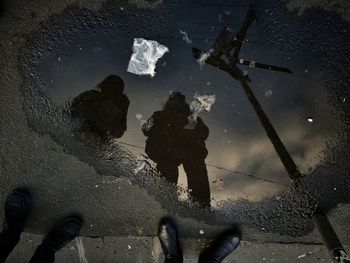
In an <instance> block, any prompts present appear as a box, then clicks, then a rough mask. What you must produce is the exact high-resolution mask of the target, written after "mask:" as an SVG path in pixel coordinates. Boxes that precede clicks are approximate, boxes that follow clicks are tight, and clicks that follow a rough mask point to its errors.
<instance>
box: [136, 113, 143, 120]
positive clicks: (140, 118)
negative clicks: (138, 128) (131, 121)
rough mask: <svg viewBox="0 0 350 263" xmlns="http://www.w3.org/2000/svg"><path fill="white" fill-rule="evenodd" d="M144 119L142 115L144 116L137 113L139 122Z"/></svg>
mask: <svg viewBox="0 0 350 263" xmlns="http://www.w3.org/2000/svg"><path fill="white" fill-rule="evenodd" d="M142 118H143V115H142V114H140V113H137V114H136V119H138V120H139V121H141V120H142Z"/></svg>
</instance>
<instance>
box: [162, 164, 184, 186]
mask: <svg viewBox="0 0 350 263" xmlns="http://www.w3.org/2000/svg"><path fill="white" fill-rule="evenodd" d="M157 170H158V171H159V172H160V173H161V175H162V176H163V177H164V178H165V179H167V180H168V181H169V182H170V183H173V184H174V185H177V180H178V178H179V169H178V165H177V164H176V163H175V162H174V161H171V160H166V161H161V162H158V163H157Z"/></svg>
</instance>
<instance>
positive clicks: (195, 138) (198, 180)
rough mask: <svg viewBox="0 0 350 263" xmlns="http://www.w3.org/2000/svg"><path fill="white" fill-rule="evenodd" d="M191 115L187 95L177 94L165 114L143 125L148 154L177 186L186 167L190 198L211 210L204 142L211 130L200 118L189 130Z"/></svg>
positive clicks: (166, 108) (168, 102)
mask: <svg viewBox="0 0 350 263" xmlns="http://www.w3.org/2000/svg"><path fill="white" fill-rule="evenodd" d="M191 114H192V112H191V110H190V106H189V105H188V104H187V103H186V100H185V95H183V94H181V93H180V92H174V93H172V94H171V95H170V96H169V99H168V100H167V102H166V103H165V106H164V109H163V110H162V111H156V112H154V113H153V115H152V117H151V118H150V119H149V120H148V122H147V123H146V124H145V125H143V128H142V130H143V133H144V134H145V136H147V137H148V138H147V140H146V153H147V155H148V157H149V158H150V159H151V160H153V161H154V162H155V163H156V164H157V169H158V170H159V171H160V173H161V174H162V176H163V177H165V178H166V179H167V180H168V181H170V182H171V183H173V184H175V185H176V184H177V180H178V177H179V172H178V166H179V165H181V164H182V165H183V167H184V170H185V172H186V175H187V182H188V188H189V189H191V191H190V195H191V196H192V198H193V199H194V201H197V202H198V203H199V204H201V205H202V206H210V188H209V181H208V172H207V168H206V165H205V158H206V157H207V155H208V151H207V149H206V146H205V140H206V139H207V138H208V135H209V129H208V127H207V126H206V125H205V124H204V122H203V121H202V120H201V118H197V123H196V125H195V127H194V128H193V129H188V128H187V127H186V126H187V125H188V117H189V116H190V115H191Z"/></svg>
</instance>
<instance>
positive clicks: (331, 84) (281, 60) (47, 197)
mask: <svg viewBox="0 0 350 263" xmlns="http://www.w3.org/2000/svg"><path fill="white" fill-rule="evenodd" d="M72 3H73V2H72ZM22 4H23V3H22V2H21V1H18V2H17V1H13V2H11V5H10V6H9V7H8V8H9V10H11V11H10V12H11V16H10V15H8V16H5V17H4V18H3V19H2V20H1V23H0V26H1V30H0V32H1V38H0V39H1V47H2V49H1V57H4V58H5V59H4V60H2V61H1V62H0V66H1V70H2V73H3V74H2V77H1V80H0V81H1V82H0V83H1V91H2V96H1V103H0V106H1V115H0V116H1V126H2V129H1V160H2V161H1V162H2V163H1V179H2V182H1V183H2V189H3V191H2V200H4V198H5V196H6V195H7V193H8V192H9V191H10V190H11V189H12V188H13V187H15V186H22V185H26V186H29V187H31V188H33V191H34V193H35V195H34V197H35V198H36V200H37V201H36V202H37V203H36V206H35V207H36V208H35V211H34V212H35V213H33V214H35V217H33V219H32V220H31V221H30V222H29V229H30V231H33V232H42V231H43V229H45V228H47V226H48V225H50V223H51V222H52V221H53V220H54V219H55V217H59V216H62V215H63V214H65V213H68V212H70V211H72V210H73V211H80V212H81V213H82V214H84V216H85V217H86V219H87V228H85V229H84V231H83V234H84V235H92V236H100V235H115V234H116V235H128V234H130V235H136V234H137V233H141V235H154V233H155V231H156V226H157V222H158V220H159V218H160V217H162V216H164V215H166V214H171V215H174V216H177V217H178V218H179V221H180V222H181V225H182V229H183V230H184V232H185V233H186V234H185V235H188V236H198V235H199V229H201V228H204V229H205V233H206V235H209V236H214V235H215V234H214V233H215V232H217V231H221V230H222V229H223V228H225V227H227V226H229V225H231V224H233V223H234V224H239V225H240V226H241V227H242V228H243V229H244V230H245V238H246V239H251V240H256V239H257V240H265V241H266V240H275V241H278V242H281V241H282V242H283V241H286V240H289V241H290V240H295V239H296V237H298V238H300V239H301V240H304V241H305V240H307V241H311V242H316V241H319V237H318V236H317V234H315V232H312V231H313V229H314V227H313V222H312V220H311V215H312V213H313V211H315V210H316V209H322V210H325V211H328V210H330V209H332V208H334V207H336V206H337V205H338V204H339V203H347V202H349V187H348V186H349V176H348V171H349V167H348V166H349V164H348V161H347V160H348V159H349V151H348V128H349V119H348V118H349V115H348V112H349V111H348V110H349V102H348V100H349V91H348V90H347V88H346V87H347V84H348V83H349V75H348V73H347V68H348V64H349V61H348V56H347V55H348V54H349V50H348V45H347V44H346V43H349V39H348V37H347V35H346V34H345V33H346V32H347V30H349V24H348V22H347V21H346V20H345V19H343V18H341V17H340V16H339V15H338V14H337V13H334V12H330V11H324V10H320V9H310V10H308V11H306V12H305V13H304V14H303V15H300V16H298V14H297V13H296V12H291V11H289V10H288V9H287V5H286V4H287V3H285V2H281V3H278V4H276V3H275V2H274V1H256V3H255V8H256V12H257V15H258V18H259V19H258V24H256V23H254V24H253V26H252V28H251V29H250V30H249V33H248V41H247V44H246V45H244V47H243V49H242V53H241V54H242V56H243V57H244V58H247V59H253V60H256V61H259V62H260V61H261V62H266V63H269V64H276V65H280V66H286V67H289V68H290V69H291V70H292V71H293V74H292V75H287V74H283V73H278V72H270V71H264V70H260V69H255V68H247V70H248V74H249V76H250V78H251V79H252V81H253V83H252V84H251V87H252V89H253V91H254V93H255V94H256V96H257V98H258V99H259V101H260V102H261V104H262V106H263V108H264V109H265V110H266V113H267V115H268V116H269V117H270V119H271V121H272V123H273V124H274V126H275V127H276V130H277V131H278V133H279V134H280V136H281V138H282V140H283V141H284V142H285V144H286V146H287V148H288V150H289V151H290V153H291V154H292V156H293V158H294V160H295V162H296V163H297V165H298V166H299V168H300V169H301V171H302V172H303V173H305V177H304V178H303V179H302V181H301V184H300V187H298V188H296V187H293V186H292V182H291V181H290V180H289V179H288V175H287V173H286V172H285V171H284V169H283V167H282V165H281V163H280V161H279V159H278V157H277V155H276V154H275V152H274V150H273V147H272V146H271V144H270V142H269V140H268V138H267V137H266V135H265V134H264V131H263V129H262V128H261V126H260V124H259V122H258V119H257V118H256V116H255V114H254V111H253V110H252V108H251V105H249V103H248V101H247V99H246V97H245V96H244V93H243V92H242V90H241V89H240V86H239V84H238V82H235V81H234V80H233V79H231V78H230V77H229V76H227V75H226V74H225V73H223V72H220V71H219V70H217V69H215V68H211V67H210V66H208V65H206V66H204V67H203V68H202V69H201V68H200V66H199V65H198V63H197V62H196V61H195V60H194V59H193V58H192V55H191V47H192V46H198V47H200V48H202V49H208V48H209V47H210V42H211V41H212V40H213V38H214V37H215V36H216V35H217V34H218V32H219V30H220V27H221V26H222V25H223V24H225V23H232V24H233V25H234V28H238V27H239V22H240V21H241V20H242V19H243V18H244V15H245V12H246V8H247V6H246V5H245V4H244V3H239V2H237V3H236V2H235V5H233V6H232V5H231V4H228V3H227V2H226V3H224V2H223V3H221V4H220V3H219V4H218V3H217V2H215V4H216V5H215V4H214V5H213V3H212V2H210V1H208V2H202V1H201V2H199V1H191V2H190V1H188V2H182V1H180V2H177V1H170V2H166V3H163V4H161V5H160V6H159V7H157V8H156V9H148V8H146V9H143V8H136V7H135V6H134V5H130V4H128V3H126V2H125V1H124V2H120V3H119V2H116V1H110V2H106V3H105V4H102V5H100V4H99V3H97V2H96V3H95V1H91V2H90V1H86V2H83V3H81V4H79V5H68V4H67V3H52V6H51V5H49V4H47V3H43V2H40V1H38V3H37V4H33V5H30V4H29V3H26V5H25V8H19V6H21V5H22ZM67 5H68V6H69V7H67ZM49 7H50V8H49ZM152 8H153V6H152ZM208 12H210V15H209V14H208ZM220 15H221V16H220ZM237 21H238V22H237ZM310 21H311V22H310ZM180 30H182V31H186V32H187V33H188V36H189V38H190V39H192V43H190V44H189V43H187V42H186V41H184V40H183V39H182V35H181V33H180V32H179V31H180ZM134 37H144V38H148V39H154V40H157V41H159V42H160V43H162V44H164V45H166V46H167V47H168V48H169V50H170V52H169V53H167V54H166V55H164V57H163V58H161V60H160V61H159V64H158V66H157V68H156V71H157V74H156V76H155V77H154V78H150V77H140V76H136V75H132V74H130V73H127V71H126V68H127V63H128V61H129V59H130V55H131V47H132V42H133V38H134ZM207 39H208V41H206V40H207ZM109 74H118V75H119V76H121V77H122V78H123V79H124V82H125V93H126V94H127V96H128V97H129V99H130V101H131V104H130V109H129V114H128V130H127V132H126V133H125V135H124V136H123V137H122V138H120V139H118V140H116V141H112V142H108V143H105V142H102V141H100V140H98V139H96V138H90V137H84V136H81V135H77V134H76V133H74V132H73V131H74V130H75V128H76V126H77V125H79V123H76V122H74V121H72V119H71V118H70V116H69V115H68V114H66V111H65V110H64V109H65V108H66V107H68V105H69V101H70V100H72V99H73V98H74V97H75V96H77V95H78V94H80V93H81V92H83V91H86V90H90V89H93V88H94V87H95V86H96V84H98V83H99V82H100V81H101V80H102V79H103V78H104V77H106V76H107V75H109ZM169 91H181V92H182V93H184V94H185V95H186V98H187V101H188V102H190V101H191V100H192V96H193V94H194V93H196V92H198V93H206V94H215V95H216V97H217V100H216V103H215V104H214V106H213V108H212V110H211V111H210V112H208V113H203V114H201V115H200V116H201V118H202V119H203V121H204V122H205V123H206V125H207V126H208V127H209V130H210V135H209V138H208V140H207V149H208V151H209V155H208V158H207V159H206V162H207V166H208V175H209V179H210V182H212V181H213V180H214V179H223V181H224V189H221V190H220V189H216V187H215V185H214V184H211V192H212V197H213V198H214V200H213V202H212V204H213V206H214V207H213V208H212V209H210V210H209V209H198V208H194V207H192V204H190V203H188V202H187V201H186V200H185V201H179V200H178V195H179V193H178V191H179V190H178V189H176V188H175V187H174V186H172V185H169V184H168V183H167V182H166V181H165V180H162V179H161V178H159V177H158V176H155V171H154V169H152V168H151V167H148V168H146V169H143V170H142V171H141V172H139V173H137V174H136V175H135V174H134V170H135V168H137V165H138V164H137V163H138V162H137V154H139V153H141V152H143V149H142V148H143V147H144V145H145V137H144V136H143V134H142V132H141V127H140V123H139V120H138V119H137V118H136V114H142V116H143V118H146V119H147V118H148V117H149V116H151V115H152V113H153V112H154V111H157V110H160V109H161V107H162V106H163V103H164V102H165V101H166V99H167V98H168V96H169ZM264 179H265V180H264ZM266 180H269V181H266ZM184 181H185V176H184V173H182V176H181V178H180V183H183V182H184ZM271 181H273V182H271ZM183 184H184V183H183ZM184 188H186V185H184ZM220 201H221V202H220ZM219 202H220V203H219ZM346 211H347V210H346ZM47 215H50V216H49V217H47ZM345 218H346V217H341V220H338V221H337V222H338V223H337V224H339V226H340V227H339V229H343V228H345V226H346V223H345V222H346V221H344V220H346V219H345ZM198 222H202V223H198ZM203 222H204V223H203ZM205 223H206V224H205ZM341 232H342V233H341V234H342V235H344V236H345V237H346V233H344V231H341ZM310 233H311V234H310ZM307 234H310V235H308V236H306V235H307ZM284 235H286V236H284Z"/></svg>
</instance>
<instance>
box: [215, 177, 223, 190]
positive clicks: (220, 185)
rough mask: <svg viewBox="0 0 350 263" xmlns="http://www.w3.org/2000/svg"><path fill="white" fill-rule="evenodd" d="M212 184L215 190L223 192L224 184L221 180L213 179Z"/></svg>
mask: <svg viewBox="0 0 350 263" xmlns="http://www.w3.org/2000/svg"><path fill="white" fill-rule="evenodd" d="M212 183H213V184H214V186H215V189H217V190H224V186H225V183H224V180H223V179H221V178H219V179H215V180H213V181H212Z"/></svg>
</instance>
